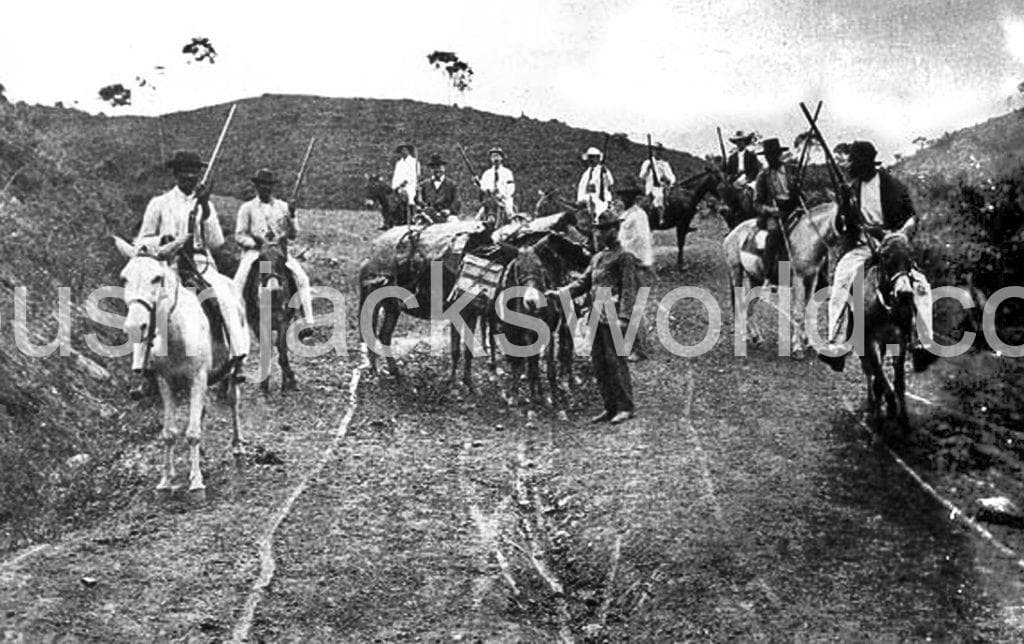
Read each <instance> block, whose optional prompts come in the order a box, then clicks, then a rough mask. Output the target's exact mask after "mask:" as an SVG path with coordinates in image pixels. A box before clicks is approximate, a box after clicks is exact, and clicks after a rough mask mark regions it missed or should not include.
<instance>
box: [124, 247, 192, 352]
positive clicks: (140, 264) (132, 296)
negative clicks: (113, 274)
mask: <svg viewBox="0 0 1024 644" xmlns="http://www.w3.org/2000/svg"><path fill="white" fill-rule="evenodd" d="M187 241H188V237H184V238H182V239H179V240H176V241H171V242H168V243H166V244H163V245H162V246H159V247H158V248H155V249H150V248H148V247H146V246H141V247H139V248H136V247H134V246H132V245H131V244H129V243H128V242H126V241H124V240H123V239H121V238H120V237H115V238H114V243H115V245H116V246H117V250H118V251H119V252H120V253H121V255H123V256H124V257H125V258H127V259H128V263H127V264H126V265H125V267H124V268H123V269H121V286H122V287H123V289H124V301H125V302H126V303H127V304H128V315H127V317H126V318H125V321H124V330H125V332H126V333H128V335H129V337H130V338H131V339H132V341H133V342H141V341H143V339H144V338H148V337H151V336H152V334H153V333H154V332H155V331H156V329H155V327H154V324H155V317H156V307H157V304H158V303H159V302H160V300H161V299H162V298H164V297H166V294H167V291H168V286H169V285H170V283H171V282H174V283H176V280H177V276H176V275H175V273H174V271H173V270H171V268H170V265H169V263H168V262H169V260H170V259H171V258H173V257H175V256H176V255H177V254H178V251H180V250H181V248H182V247H183V246H184V245H185V243H186V242H187Z"/></svg>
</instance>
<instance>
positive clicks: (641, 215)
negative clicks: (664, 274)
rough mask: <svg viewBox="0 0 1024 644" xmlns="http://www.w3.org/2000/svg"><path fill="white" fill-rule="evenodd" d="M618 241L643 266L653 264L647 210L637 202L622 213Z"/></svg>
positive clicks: (652, 245)
mask: <svg viewBox="0 0 1024 644" xmlns="http://www.w3.org/2000/svg"><path fill="white" fill-rule="evenodd" d="M619 243H620V244H622V248H623V250H626V251H628V252H629V253H631V254H632V255H633V256H634V257H636V258H637V259H638V260H640V264H642V265H643V266H646V267H648V268H649V267H651V266H654V241H653V240H652V239H651V226H650V223H649V222H648V220H647V211H645V210H644V209H643V208H641V207H640V206H638V205H637V204H633V205H632V206H631V207H630V208H629V210H627V211H626V212H624V213H622V223H621V224H620V225H619Z"/></svg>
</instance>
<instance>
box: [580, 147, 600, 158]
mask: <svg viewBox="0 0 1024 644" xmlns="http://www.w3.org/2000/svg"><path fill="white" fill-rule="evenodd" d="M590 157H597V158H598V159H603V158H604V152H601V151H600V150H598V149H597V148H595V147H594V146H590V147H589V148H587V151H586V152H584V153H583V158H584V159H589V158H590Z"/></svg>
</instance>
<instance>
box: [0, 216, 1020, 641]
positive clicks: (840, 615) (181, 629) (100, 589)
mask: <svg viewBox="0 0 1024 644" xmlns="http://www.w3.org/2000/svg"><path fill="white" fill-rule="evenodd" d="M317 216H318V217H319V221H318V222H317V223H318V224H319V226H318V228H319V230H321V231H322V232H321V233H319V238H318V239H317V240H315V241H316V244H317V245H316V246H315V248H316V249H317V251H316V253H314V254H313V255H312V256H311V258H310V260H311V264H312V265H313V266H314V267H315V271H314V274H315V275H316V277H317V279H323V280H331V279H333V280H336V282H335V283H337V281H340V280H341V279H342V277H343V276H346V275H351V270H352V267H353V266H354V261H355V260H354V257H355V256H356V255H355V254H356V253H358V252H359V250H358V249H359V247H360V245H361V244H362V242H363V241H364V240H365V239H366V238H367V237H368V236H370V235H371V234H372V231H371V225H372V224H373V223H376V219H375V218H374V216H373V215H370V216H366V215H359V214H353V213H320V214H319V215H317ZM367 222H369V223H367ZM702 225H703V226H704V227H705V230H703V231H702V232H701V233H700V234H698V235H696V236H695V237H696V239H694V242H693V244H692V245H691V247H690V248H689V249H688V260H687V269H686V271H685V272H684V273H683V274H682V275H680V274H679V273H677V272H676V271H675V270H673V269H671V268H669V262H670V260H671V257H670V255H669V254H666V255H661V256H660V262H661V265H660V270H659V283H658V286H657V289H656V293H655V295H658V294H662V293H665V292H667V291H668V290H669V289H670V288H673V287H675V286H678V285H680V284H683V283H687V284H698V285H703V286H705V287H707V288H710V289H712V290H713V291H714V292H715V294H716V296H717V297H718V300H719V302H721V303H722V304H723V309H724V310H725V320H726V323H727V324H726V326H727V329H726V330H725V331H724V332H723V334H722V337H721V339H720V340H719V342H718V343H717V345H716V347H715V349H714V350H713V351H711V352H709V353H707V354H705V355H703V356H700V357H697V358H692V359H683V358H678V357H675V356H672V355H670V354H669V353H667V352H666V351H664V350H661V349H659V350H658V351H656V353H655V355H654V356H653V358H652V359H651V360H649V361H647V362H645V363H642V364H641V365H639V366H638V367H636V368H635V369H634V372H633V373H634V379H635V389H636V391H637V402H638V409H639V415H638V417H637V419H635V420H634V421H632V422H629V423H626V424H624V425H621V426H609V425H599V426H593V425H589V424H587V422H586V418H587V417H588V415H590V414H592V413H593V412H594V411H595V410H596V406H597V405H596V392H595V391H594V388H593V386H592V385H591V384H590V382H589V379H588V378H587V376H588V375H589V372H588V371H587V370H586V368H585V367H584V369H583V372H582V375H583V376H584V380H585V381H586V382H585V384H584V385H582V386H580V387H577V388H575V390H574V391H573V393H572V395H571V398H570V400H569V402H568V403H567V404H566V405H565V406H564V407H562V408H561V409H552V410H546V409H538V410H536V412H535V413H528V412H529V410H527V409H516V408H509V407H507V406H505V405H504V403H502V402H500V399H499V397H498V396H497V392H498V389H497V384H496V383H494V382H492V381H490V380H488V378H487V373H486V371H485V370H478V371H477V373H478V375H479V378H478V380H479V382H480V387H479V390H478V392H477V393H475V394H470V395H466V394H465V393H462V394H459V393H453V392H451V391H449V390H448V388H447V387H446V386H445V385H444V383H443V376H444V375H446V361H445V359H444V358H441V357H436V356H430V355H428V354H427V352H426V351H425V350H424V351H420V350H419V349H424V348H425V345H424V346H421V347H419V348H417V347H413V348H412V350H411V351H410V352H409V353H408V354H407V355H406V358H405V360H404V367H405V373H406V376H407V380H406V381H405V382H404V383H403V384H401V385H399V384H396V383H394V382H393V381H391V380H389V379H381V378H373V377H368V376H365V375H364V377H363V380H362V381H361V382H360V383H359V387H358V393H357V396H356V402H355V408H354V414H353V415H352V416H351V419H350V422H347V423H344V422H343V420H344V416H345V414H346V412H348V411H350V410H351V400H350V398H349V392H350V384H351V381H350V378H351V377H352V374H353V370H352V368H353V367H354V366H355V365H356V364H357V362H358V356H356V355H355V354H352V355H350V356H348V357H347V360H346V358H338V357H330V356H326V357H321V358H316V359H311V360H306V361H302V362H300V363H299V369H300V374H301V375H302V378H303V390H302V391H301V392H300V393H299V394H298V395H294V396H290V397H286V398H281V397H279V396H275V397H272V398H270V399H267V400H263V399H261V398H259V397H258V396H257V395H256V394H255V392H254V391H253V392H251V393H250V394H249V395H248V396H247V400H248V402H249V406H248V409H247V411H246V418H247V425H248V426H249V429H250V432H251V435H252V441H253V442H252V444H251V445H250V450H251V451H250V458H249V460H248V461H247V462H246V463H245V464H244V465H242V466H240V467H237V468H236V467H235V466H233V465H232V464H231V463H230V462H229V461H228V460H227V459H226V456H225V455H226V454H227V451H228V450H227V446H226V440H225V438H226V435H227V431H226V425H225V422H224V419H223V418H222V417H221V416H219V415H217V416H215V417H214V420H213V428H212V430H211V431H209V432H208V435H209V437H210V438H209V439H208V442H207V450H206V454H207V459H208V463H209V465H208V471H209V475H208V476H209V481H208V485H209V486H210V488H211V495H210V496H211V498H210V499H209V501H208V502H207V504H206V505H204V506H203V507H200V508H193V507H189V506H188V505H186V504H185V503H183V502H182V503H178V502H171V503H169V504H164V505H160V504H158V503H157V502H156V501H154V500H153V499H150V498H148V497H147V498H140V499H137V501H136V502H135V503H134V504H133V506H132V507H129V508H126V509H125V511H124V513H123V514H122V515H120V516H117V517H112V518H111V521H110V524H109V525H107V526H104V527H103V528H102V529H100V530H94V531H90V532H83V533H79V534H75V535H71V536H70V537H69V539H68V540H67V541H65V542H62V543H59V544H52V545H49V546H45V547H43V548H40V549H37V550H32V551H27V552H24V553H21V558H20V559H17V560H12V559H8V561H7V563H4V564H2V567H0V582H2V583H0V606H2V608H0V619H2V620H3V624H4V626H3V628H2V629H0V632H4V633H5V634H7V635H9V636H13V637H16V636H17V635H18V634H24V635H25V637H26V638H29V639H36V638H42V637H45V636H49V635H71V636H73V637H76V638H81V639H103V640H108V641H134V640H139V639H150V638H156V639H161V640H183V639H195V640H200V641H202V640H211V641H212V640H222V639H229V638H231V637H232V636H233V635H237V636H242V635H245V636H247V637H248V638H249V639H251V640H254V641H259V640H266V641H276V640H289V641H298V640H303V641H339V640H341V641H368V640H408V639H420V640H438V639H443V640H450V639H452V640H466V641H476V640H480V639H496V640H504V641H550V640H552V639H558V638H561V639H563V640H568V639H574V640H583V639H588V638H589V639H595V640H600V639H608V640H612V641H619V640H622V639H634V640H661V641H664V640H681V639H711V640H719V641H720V640H730V639H743V640H747V639H754V638H759V639H792V638H801V639H854V638H856V639H870V640H876V639H925V638H928V637H931V638H935V639H1019V637H1020V635H1019V631H1018V630H1015V629H1018V628H1019V627H1020V623H1019V619H1020V613H1019V611H1020V608H1019V607H1018V604H1019V599H1018V598H1019V595H1020V591H1021V590H1022V588H1021V575H1020V574H1018V572H1016V571H1015V570H1014V569H1013V567H1012V562H1008V561H1007V560H1006V559H1005V558H1003V557H1001V556H998V555H997V554H995V553H994V551H993V550H992V549H991V548H990V547H989V546H988V545H987V544H985V543H984V542H982V541H979V540H977V539H975V538H974V537H972V536H971V535H970V534H969V533H968V532H966V531H964V530H963V529H961V528H960V527H958V524H956V523H953V522H951V521H950V520H949V517H948V516H947V513H946V512H945V511H944V510H943V509H942V508H941V507H940V506H939V505H938V504H936V503H935V502H934V501H933V500H931V499H930V498H929V497H928V496H927V495H925V494H924V493H923V492H922V491H921V490H920V488H918V487H917V486H916V485H915V484H914V483H913V482H912V481H911V480H910V479H909V478H908V477H907V476H906V475H905V474H904V473H903V472H901V471H900V470H899V469H898V468H897V466H896V465H895V464H894V462H893V461H892V459H891V458H890V457H889V456H888V454H887V453H886V452H885V450H884V448H883V447H882V446H880V445H878V444H875V443H874V442H872V440H871V439H870V438H868V437H867V436H866V435H865V433H864V432H863V431H862V429H861V428H860V426H859V425H858V420H859V418H858V416H857V415H855V414H853V413H851V412H849V411H847V410H846V407H845V406H844V402H847V401H853V402H855V403H859V400H860V399H861V396H862V394H861V386H862V385H861V383H860V381H859V379H858V376H857V374H856V373H848V374H845V375H844V376H841V377H834V376H833V375H832V374H831V372H829V371H827V370H826V369H825V368H824V367H823V366H822V365H820V364H818V363H817V362H815V361H806V362H796V361H793V360H789V359H782V358H778V357H776V356H774V355H773V352H774V346H773V347H771V350H751V353H750V355H749V357H747V358H736V357H734V355H733V351H732V344H733V342H732V333H731V331H729V330H728V326H729V322H730V317H729V313H728V306H727V302H728V300H727V298H726V296H725V293H726V287H725V272H724V266H723V265H722V261H721V259H720V251H719V247H718V243H717V240H718V239H720V235H721V232H722V231H721V230H719V226H718V224H717V223H716V222H710V221H706V222H703V224H702ZM664 243H666V244H668V243H669V240H668V239H667V238H666V239H665V240H664ZM666 252H668V250H667V249H666ZM342 257H346V258H347V259H345V260H340V259H339V258H342ZM668 320H669V328H670V329H671V331H672V334H673V337H674V338H675V339H676V340H677V341H679V342H682V343H684V344H687V343H691V344H692V343H694V342H696V341H697V340H699V339H700V338H701V337H703V335H704V330H705V327H706V325H707V316H706V315H705V314H704V313H703V312H702V309H701V307H700V305H699V304H697V303H696V302H695V301H693V300H686V301H683V302H680V303H679V304H678V305H676V306H675V307H674V308H673V309H672V310H671V311H670V315H669V318H668ZM403 328H404V329H405V330H406V331H410V330H411V331H413V332H417V331H418V332H423V330H424V329H423V328H422V327H414V326H413V327H410V326H406V323H404V322H403V327H400V330H401V329H403ZM353 339H354V338H353ZM352 344H353V347H354V343H352ZM851 371H854V370H851ZM559 411H564V412H565V414H564V415H561V414H559V413H558V412H559ZM928 413H930V412H929V411H928V410H927V409H915V416H914V420H915V422H917V423H925V422H927V417H926V416H923V415H927V414H928ZM155 415H156V413H155V412H154V416H155ZM332 446H336V449H335V450H333V451H331V448H332ZM157 447H158V446H157V444H156V442H155V441H154V444H153V446H152V454H151V456H152V459H153V462H154V463H155V461H156V458H157V451H158V450H157ZM257 448H258V449H257ZM278 461H280V462H279V463H278ZM261 463H262V464H261ZM321 466H322V469H319V468H320V467H321ZM313 473H315V475H313V476H311V474H313ZM154 483H155V478H154ZM300 486H304V487H301V489H300ZM296 490H299V491H301V494H298V495H297V496H293V497H292V498H294V505H293V506H287V505H286V504H287V503H288V500H289V495H291V494H293V493H294V492H295V491H296ZM285 507H287V508H288V510H289V511H288V513H287V515H286V516H283V515H282V508H285ZM275 516H278V517H281V516H283V520H282V521H281V523H280V526H279V527H277V529H276V530H273V531H272V529H273V528H274V527H275V524H274V518H275ZM267 536H271V537H272V544H273V554H274V564H275V570H274V574H273V577H272V579H270V583H269V586H268V587H267V588H266V591H265V592H262V593H256V594H255V595H254V594H253V592H252V591H253V585H254V583H255V582H256V581H257V578H258V576H259V573H260V567H261V564H260V560H259V554H258V543H259V541H260V539H261V538H264V537H267ZM265 566H266V562H264V567H265ZM83 578H89V579H83ZM93 581H95V583H92V582H93ZM247 602H248V605H249V606H250V607H251V608H252V609H253V613H252V618H253V619H252V621H251V622H249V621H248V620H247V615H246V610H245V608H246V605H247Z"/></svg>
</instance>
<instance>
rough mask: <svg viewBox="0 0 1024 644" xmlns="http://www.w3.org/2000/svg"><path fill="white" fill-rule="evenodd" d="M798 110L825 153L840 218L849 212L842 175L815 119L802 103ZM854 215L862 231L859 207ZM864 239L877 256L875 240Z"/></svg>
mask: <svg viewBox="0 0 1024 644" xmlns="http://www.w3.org/2000/svg"><path fill="white" fill-rule="evenodd" d="M800 110H801V111H802V112H803V113H804V118H806V119H807V122H808V123H810V125H811V132H812V133H813V134H814V136H816V137H817V138H818V143H820V144H821V147H822V149H823V150H824V151H825V164H826V166H827V167H828V177H829V179H830V180H831V181H832V187H833V188H834V189H835V191H836V200H837V202H838V204H839V212H840V215H841V216H845V213H846V212H849V209H850V203H849V198H848V196H847V195H846V192H845V191H844V189H843V188H845V186H844V185H843V183H842V176H843V175H842V173H841V172H840V170H839V164H838V163H836V159H835V157H834V156H832V150H831V148H829V147H828V144H827V143H825V138H824V137H823V136H822V135H821V130H820V129H818V123H817V121H816V120H815V119H813V118H811V112H810V110H808V109H807V106H806V105H804V104H803V103H800ZM855 215H856V217H857V219H858V220H859V221H858V222H857V223H858V225H860V226H861V229H862V230H863V229H864V228H865V227H866V225H865V222H864V213H862V212H861V211H860V208H859V207H858V208H857V209H856V213H855ZM865 237H866V238H867V240H868V248H870V249H871V254H872V255H873V256H877V255H878V248H877V247H876V246H875V240H874V239H873V238H872V237H871V235H870V234H866V233H865Z"/></svg>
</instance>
